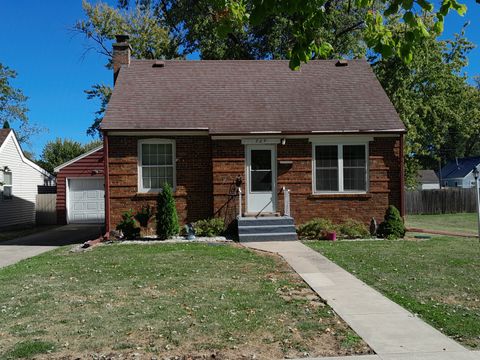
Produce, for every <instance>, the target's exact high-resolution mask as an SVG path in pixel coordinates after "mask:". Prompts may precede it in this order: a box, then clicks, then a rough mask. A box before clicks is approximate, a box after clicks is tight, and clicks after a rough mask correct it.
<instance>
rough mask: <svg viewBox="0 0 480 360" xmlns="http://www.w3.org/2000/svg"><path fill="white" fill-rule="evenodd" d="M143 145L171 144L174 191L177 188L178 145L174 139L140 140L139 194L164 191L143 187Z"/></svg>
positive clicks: (138, 149)
mask: <svg viewBox="0 0 480 360" xmlns="http://www.w3.org/2000/svg"><path fill="white" fill-rule="evenodd" d="M143 144H171V145H172V166H173V184H171V185H172V188H173V191H175V190H176V188H177V155H176V146H175V145H176V144H175V140H173V139H142V140H138V148H137V153H138V162H137V174H138V185H137V186H138V192H139V193H158V192H161V191H162V189H161V188H159V189H155V188H144V187H143V168H142V145H143Z"/></svg>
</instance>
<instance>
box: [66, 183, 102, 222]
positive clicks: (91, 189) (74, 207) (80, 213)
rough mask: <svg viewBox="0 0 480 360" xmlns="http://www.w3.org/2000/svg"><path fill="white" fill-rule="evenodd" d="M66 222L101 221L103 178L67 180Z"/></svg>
mask: <svg viewBox="0 0 480 360" xmlns="http://www.w3.org/2000/svg"><path fill="white" fill-rule="evenodd" d="M67 191H68V223H77V224H78V223H95V224H96V223H103V222H104V221H105V189H104V181H103V178H90V179H69V180H68V190H67Z"/></svg>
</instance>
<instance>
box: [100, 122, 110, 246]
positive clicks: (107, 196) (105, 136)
mask: <svg viewBox="0 0 480 360" xmlns="http://www.w3.org/2000/svg"><path fill="white" fill-rule="evenodd" d="M102 134H103V165H104V170H103V171H104V175H105V176H104V179H105V235H104V238H105V239H107V240H108V239H109V238H110V172H109V166H108V163H109V158H108V152H109V151H108V150H109V149H108V133H107V132H106V131H105V130H103V131H102Z"/></svg>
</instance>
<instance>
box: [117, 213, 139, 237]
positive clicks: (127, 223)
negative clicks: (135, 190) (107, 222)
mask: <svg viewBox="0 0 480 360" xmlns="http://www.w3.org/2000/svg"><path fill="white" fill-rule="evenodd" d="M117 230H120V231H121V232H122V233H123V236H124V238H125V239H136V238H138V236H139V235H140V229H139V228H138V227H137V224H136V223H135V218H134V216H133V212H132V210H131V209H130V210H128V211H127V212H125V213H123V215H122V221H121V222H120V224H118V225H117Z"/></svg>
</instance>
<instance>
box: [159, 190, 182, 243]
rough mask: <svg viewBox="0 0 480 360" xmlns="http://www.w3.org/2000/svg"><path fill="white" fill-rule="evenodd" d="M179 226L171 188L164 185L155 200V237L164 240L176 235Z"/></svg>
mask: <svg viewBox="0 0 480 360" xmlns="http://www.w3.org/2000/svg"><path fill="white" fill-rule="evenodd" d="M179 231H180V226H179V224H178V215H177V208H176V206H175V199H174V198H173V191H172V187H171V186H170V185H169V184H167V183H166V184H164V185H163V188H162V191H161V192H160V193H159V194H158V200H157V236H158V237H159V238H160V239H161V240H166V239H168V238H170V237H172V236H175V235H178V232H179Z"/></svg>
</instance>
